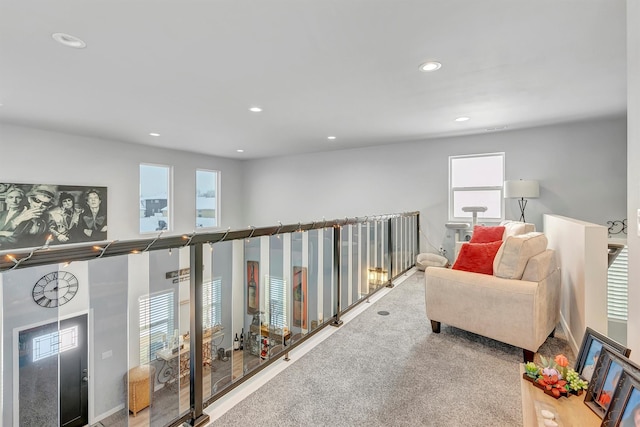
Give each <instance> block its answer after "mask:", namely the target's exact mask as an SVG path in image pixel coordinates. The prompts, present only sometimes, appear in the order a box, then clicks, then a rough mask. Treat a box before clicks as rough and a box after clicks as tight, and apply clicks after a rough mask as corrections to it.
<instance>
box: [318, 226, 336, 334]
mask: <svg viewBox="0 0 640 427" xmlns="http://www.w3.org/2000/svg"><path fill="white" fill-rule="evenodd" d="M319 232H320V235H321V236H322V248H321V251H320V252H321V253H322V261H321V265H322V282H321V283H322V292H323V295H322V305H323V323H326V322H330V321H332V320H333V317H334V316H335V315H336V313H337V311H336V307H337V304H336V290H335V275H336V272H335V271H334V269H333V264H334V261H333V228H323V229H321V230H319ZM318 243H320V242H318Z"/></svg>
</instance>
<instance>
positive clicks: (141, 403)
mask: <svg viewBox="0 0 640 427" xmlns="http://www.w3.org/2000/svg"><path fill="white" fill-rule="evenodd" d="M155 372H156V368H154V367H153V366H151V365H140V366H136V367H135V368H131V369H130V370H129V376H128V381H129V411H131V412H133V416H134V417H135V416H136V414H137V413H138V412H140V411H141V410H143V409H144V408H146V407H147V406H150V405H151V403H152V399H153V389H152V387H153V379H154V375H155Z"/></svg>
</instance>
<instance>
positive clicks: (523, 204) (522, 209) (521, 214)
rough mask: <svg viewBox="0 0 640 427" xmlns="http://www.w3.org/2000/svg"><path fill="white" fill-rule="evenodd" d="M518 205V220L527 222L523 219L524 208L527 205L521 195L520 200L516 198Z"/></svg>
mask: <svg viewBox="0 0 640 427" xmlns="http://www.w3.org/2000/svg"><path fill="white" fill-rule="evenodd" d="M518 206H519V207H520V221H522V222H527V221H526V220H525V219H524V208H526V207H527V201H526V200H525V199H524V197H521V198H520V200H518Z"/></svg>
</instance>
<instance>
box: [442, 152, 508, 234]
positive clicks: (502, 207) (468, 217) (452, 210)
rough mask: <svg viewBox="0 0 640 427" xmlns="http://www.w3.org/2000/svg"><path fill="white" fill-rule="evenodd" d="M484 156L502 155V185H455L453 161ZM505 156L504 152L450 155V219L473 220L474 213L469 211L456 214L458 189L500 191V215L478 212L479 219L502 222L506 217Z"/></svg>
mask: <svg viewBox="0 0 640 427" xmlns="http://www.w3.org/2000/svg"><path fill="white" fill-rule="evenodd" d="M483 157H500V158H501V160H502V162H501V163H502V182H501V183H500V185H499V186H498V185H496V186H472V187H453V181H454V180H453V162H454V160H458V159H472V158H477V159H479V158H483ZM505 158H506V155H505V153H504V152H494V153H480V154H465V155H457V156H449V194H448V196H449V200H448V218H449V221H455V222H457V221H460V222H471V219H472V213H471V212H469V214H468V215H466V216H455V206H454V199H455V197H454V196H455V193H456V191H499V194H500V195H499V197H500V204H499V211H500V216H498V217H484V216H482V213H479V214H478V221H480V220H483V221H487V222H500V221H503V220H504V218H505V203H504V180H505Z"/></svg>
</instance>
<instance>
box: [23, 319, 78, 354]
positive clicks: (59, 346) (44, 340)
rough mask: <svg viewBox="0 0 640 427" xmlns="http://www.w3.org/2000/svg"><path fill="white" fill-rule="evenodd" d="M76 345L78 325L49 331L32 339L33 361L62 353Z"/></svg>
mask: <svg viewBox="0 0 640 427" xmlns="http://www.w3.org/2000/svg"><path fill="white" fill-rule="evenodd" d="M76 347H78V327H77V326H73V327H71V328H67V329H63V330H61V331H60V332H58V331H56V332H51V333H49V334H45V335H41V336H39V337H36V338H34V339H33V361H34V362H37V361H38V360H42V359H45V358H47V357H50V356H53V355H56V354H58V353H63V352H65V351H67V350H71V349H74V348H76Z"/></svg>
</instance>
